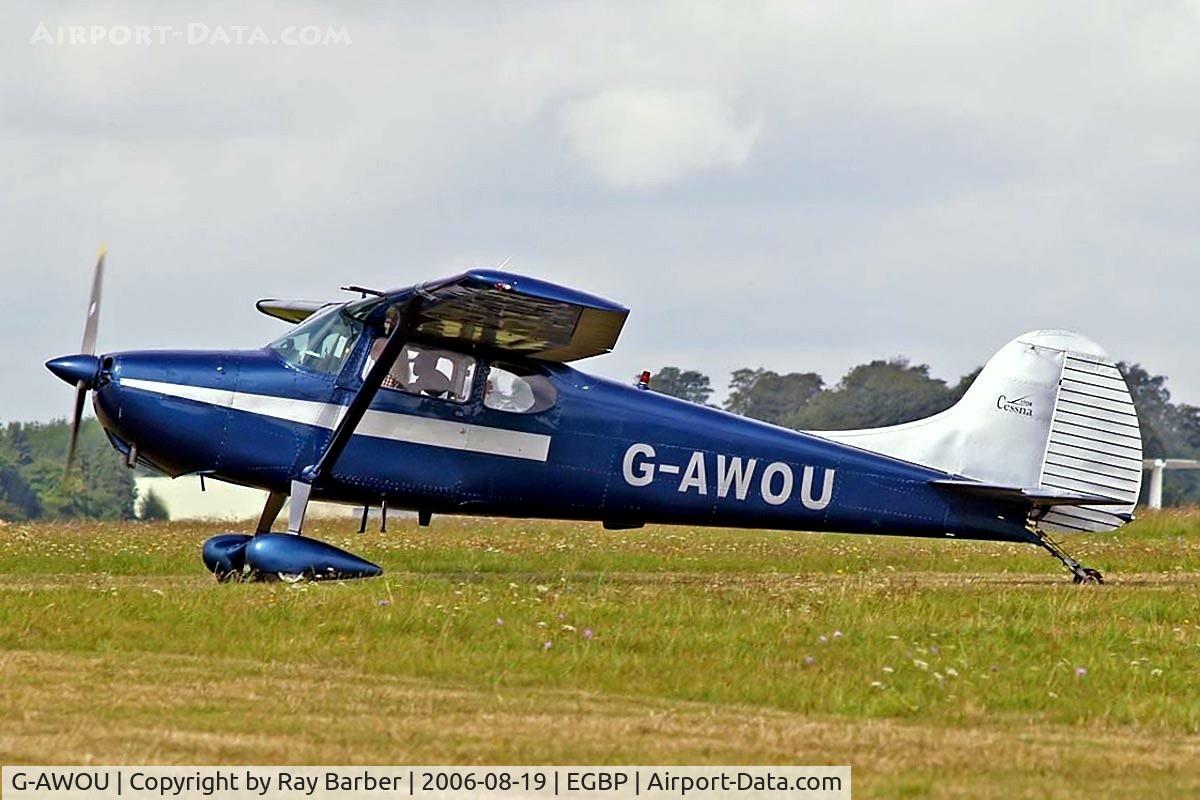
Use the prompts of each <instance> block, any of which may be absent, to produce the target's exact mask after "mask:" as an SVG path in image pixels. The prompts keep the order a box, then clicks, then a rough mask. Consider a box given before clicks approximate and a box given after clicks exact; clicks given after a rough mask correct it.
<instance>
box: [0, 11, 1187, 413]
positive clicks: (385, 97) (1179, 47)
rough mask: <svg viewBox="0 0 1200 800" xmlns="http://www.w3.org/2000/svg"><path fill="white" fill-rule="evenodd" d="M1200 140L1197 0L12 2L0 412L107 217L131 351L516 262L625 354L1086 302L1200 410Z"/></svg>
mask: <svg viewBox="0 0 1200 800" xmlns="http://www.w3.org/2000/svg"><path fill="white" fill-rule="evenodd" d="M72 26H76V27H77V29H78V31H77V32H78V33H79V37H78V38H77V41H76V42H75V43H72V41H71V38H72ZM79 26H82V27H79ZM139 26H140V27H141V28H143V29H145V31H144V32H145V34H146V35H145V36H144V37H143V41H141V42H138V41H137V40H136V38H135V37H137V35H138V28H139ZM239 28H245V29H246V30H243V31H239V30H237V29H239ZM301 36H308V37H309V41H311V42H314V43H311V44H308V45H305V44H302V43H300V44H297V43H296V42H298V41H299V40H300V38H301ZM239 38H240V41H239ZM126 39H130V40H131V41H124V40H126ZM284 40H287V41H288V42H291V43H292V44H288V43H287V42H285V41H284ZM272 42H274V43H272ZM1198 132H1200V3H1198V2H1151V1H1147V0H1138V2H1129V3H1096V2H1087V3H1069V2H1067V3H1052V4H1048V3H1043V2H1020V1H1019V0H1016V1H1014V0H1009V1H1008V2H1000V3H994V4H989V3H978V2H973V3H954V2H950V3H914V4H900V3H894V2H880V3H874V4H872V3H804V2H798V1H794V2H781V3H776V2H765V3H758V2H739V3H711V4H707V3H701V2H692V1H689V2H661V3H654V4H646V3H617V2H611V3H595V2H587V3H584V2H550V3H538V2H512V3H503V4H501V3H484V2H476V3H453V2H448V3H437V4H428V3H426V4H411V5H400V4H375V3H365V2H363V3H347V2H340V3H334V2H328V3H322V2H309V3H304V4H299V5H297V6H295V7H289V6H286V5H284V4H272V3H258V4H244V3H228V4H221V3H214V4H208V5H206V6H205V8H204V9H203V10H198V9H196V8H190V7H189V4H173V3H169V2H165V3H146V4H144V5H136V4H125V3H120V2H116V3H101V4H72V3H58V4H53V5H51V4H41V3H38V4H34V3H27V4H26V3H5V4H3V6H0V155H2V158H0V270H2V274H3V283H2V284H0V286H2V288H0V341H2V342H3V343H4V352H5V353H6V355H7V367H6V369H4V370H0V420H2V421H9V420H27V419H40V420H45V419H50V418H52V417H61V416H65V415H66V414H67V412H68V411H69V408H70V405H71V392H70V390H69V389H68V388H67V387H66V386H64V385H63V384H61V383H60V382H59V381H58V380H57V379H55V378H53V377H52V376H51V375H50V374H49V373H48V372H46V370H45V369H44V367H43V366H42V364H43V362H44V361H45V360H47V359H48V358H51V357H53V356H55V355H60V354H65V353H72V352H75V351H76V350H77V349H78V347H79V340H80V337H81V335H82V330H83V321H84V311H85V306H86V304H87V292H88V286H89V280H90V272H91V269H92V264H93V262H94V260H95V253H96V249H97V247H98V245H99V244H100V243H101V242H105V243H107V244H108V247H109V257H108V275H107V280H106V285H105V296H104V303H103V311H102V314H101V320H100V335H99V342H100V348H101V350H102V351H105V352H110V351H119V350H129V349H146V348H160V347H170V348H191V347H195V348H247V347H255V346H258V345H261V344H262V343H264V342H266V341H267V340H269V339H271V338H274V337H275V336H276V335H278V334H279V333H280V332H281V331H282V323H280V322H279V321H277V320H273V319H270V318H267V317H265V316H263V315H261V314H259V313H258V312H256V311H255V309H254V301H255V300H257V299H259V298H262V297H287V298H307V299H335V298H339V297H344V296H346V295H344V294H343V293H340V292H339V291H338V287H339V286H341V285H344V284H348V283H357V284H361V285H367V286H376V287H385V288H395V287H400V286H405V285H409V284H411V283H414V282H419V281H423V280H427V279H431V278H435V277H440V276H444V275H449V274H453V273H455V272H458V271H461V270H463V269H466V268H470V267H475V266H494V265H497V264H499V263H501V262H503V261H504V260H505V259H510V260H509V262H508V267H507V268H508V269H510V270H512V271H514V272H518V273H524V274H530V275H536V276H538V277H542V278H545V279H548V280H552V281H556V282H559V283H564V284H567V285H570V286H573V287H576V288H580V289H583V290H586V291H589V292H592V293H595V294H599V295H602V296H605V297H609V298H611V299H614V300H617V301H619V302H622V303H624V304H625V305H627V306H629V307H630V309H631V313H630V316H629V320H628V322H627V324H626V327H625V330H624V333H623V335H622V338H621V341H620V343H619V344H618V347H617V349H616V351H615V352H613V353H611V354H609V355H605V356H601V357H598V358H594V359H590V360H587V361H583V362H580V363H579V364H577V366H578V367H579V368H581V369H583V370H585V371H588V372H592V373H595V374H600V375H604V376H608V377H612V378H616V379H620V380H630V381H632V380H633V378H634V376H635V375H636V374H637V373H638V372H640V371H641V370H642V369H651V370H655V369H657V368H659V367H661V366H664V365H677V366H680V367H683V368H694V369H700V370H701V371H703V372H705V373H706V374H708V375H710V376H711V377H712V379H713V383H714V385H715V386H716V387H717V388H718V390H719V391H718V394H719V395H720V394H723V393H724V387H725V385H726V384H727V382H728V374H729V372H731V371H732V370H734V369H737V368H740V367H760V366H761V367H766V368H768V369H773V370H777V371H816V372H819V373H821V374H822V375H824V376H825V378H826V380H827V382H829V383H831V384H832V383H835V382H836V381H837V379H838V378H839V377H840V376H841V375H842V374H843V373H844V372H845V371H846V370H847V368H849V367H850V366H852V365H854V364H857V363H861V362H863V361H867V360H870V359H874V358H880V357H889V356H897V355H903V356H907V357H908V358H910V359H911V360H913V361H914V362H918V363H926V364H929V365H930V367H931V371H932V373H933V374H934V375H936V376H939V377H943V378H946V379H947V380H950V381H954V380H957V378H958V377H959V376H960V375H962V374H964V373H966V372H969V371H970V370H972V369H973V368H975V367H976V366H978V365H980V364H981V363H983V361H985V360H986V358H987V357H988V356H989V355H990V354H991V353H993V352H994V351H996V350H997V349H999V347H1000V346H1001V345H1003V344H1004V343H1005V342H1007V341H1008V340H1010V339H1012V338H1014V337H1015V336H1017V335H1019V334H1021V333H1023V332H1025V331H1028V330H1032V329H1036V328H1060V327H1061V328H1070V329H1075V330H1078V331H1080V332H1081V333H1084V334H1085V335H1087V336H1089V337H1090V338H1092V339H1094V340H1096V341H1098V342H1099V343H1100V344H1101V345H1103V346H1104V347H1105V348H1106V349H1107V350H1108V351H1109V353H1110V354H1111V355H1113V356H1114V357H1116V358H1119V359H1124V360H1128V361H1136V362H1140V363H1141V364H1143V365H1144V366H1145V367H1146V368H1148V369H1149V370H1150V371H1152V372H1155V373H1163V374H1166V375H1168V376H1169V377H1170V382H1169V384H1168V386H1169V387H1170V388H1171V390H1172V393H1173V395H1174V398H1175V399H1176V400H1179V401H1183V402H1191V403H1200V365H1198V363H1197V358H1196V355H1197V342H1200V315H1198V314H1197V313H1196V306H1197V300H1198V299H1200V292H1198V289H1200V277H1198V275H1197V266H1200V225H1198V224H1197V220H1198V219H1200V133H1198Z"/></svg>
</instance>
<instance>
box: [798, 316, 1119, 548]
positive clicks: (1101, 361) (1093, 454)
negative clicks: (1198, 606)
mask: <svg viewBox="0 0 1200 800" xmlns="http://www.w3.org/2000/svg"><path fill="white" fill-rule="evenodd" d="M812 433H814V434H815V435H817V436H822V437H824V438H826V439H831V440H833V441H836V442H841V443H843V444H848V445H852V446H854V447H858V448H861V449H863V450H869V451H871V452H874V453H880V454H882V455H888V456H892V457H893V458H899V459H903V460H905V461H910V462H913V463H916V464H922V465H924V466H928V467H932V468H934V469H938V470H942V471H944V472H948V473H950V474H952V475H960V476H963V477H965V478H971V479H974V480H977V481H982V482H985V483H989V484H997V485H1002V486H1014V487H1020V488H1023V489H1040V490H1045V491H1050V492H1064V493H1073V494H1079V495H1093V496H1095V495H1099V496H1102V497H1105V498H1111V499H1112V500H1113V504H1112V505H1103V506H1097V505H1087V506H1075V505H1059V506H1052V507H1050V508H1049V509H1048V510H1044V513H1043V511H1039V512H1038V514H1037V515H1036V518H1035V519H1034V521H1035V522H1036V523H1037V525H1038V527H1039V528H1040V529H1042V530H1043V531H1051V532H1061V531H1066V532H1073V531H1109V530H1113V529H1115V528H1118V527H1120V526H1121V525H1123V524H1124V523H1125V522H1126V521H1127V520H1128V519H1129V515H1130V514H1131V513H1132V511H1133V507H1134V505H1135V504H1136V503H1137V498H1138V492H1139V491H1140V490H1141V482H1142V440H1141V433H1140V431H1139V429H1138V420H1137V413H1136V412H1135V410H1134V407H1133V399H1132V398H1131V397H1130V396H1129V389H1128V388H1127V387H1126V385H1125V379H1124V378H1123V377H1122V376H1121V373H1120V371H1119V370H1118V369H1117V366H1116V364H1115V363H1114V362H1113V361H1112V359H1110V358H1109V357H1108V356H1107V355H1106V354H1105V353H1104V351H1103V350H1102V349H1101V348H1100V347H1099V346H1098V345H1097V344H1096V343H1095V342H1092V341H1091V340H1089V339H1087V338H1085V337H1083V336H1080V335H1079V334H1077V333H1072V332H1070V331H1032V332H1030V333H1027V334H1025V335H1024V336H1018V337H1017V338H1016V339H1014V340H1012V341H1011V342H1009V343H1008V344H1006V345H1005V346H1004V347H1002V348H1000V350H999V352H997V353H996V355H994V356H992V358H991V360H990V361H988V363H987V364H986V365H985V366H984V368H983V370H982V371H981V372H980V373H979V377H977V378H976V379H975V382H974V383H973V384H972V385H971V388H970V389H968V390H967V393H966V394H965V395H963V398H962V399H961V400H960V401H959V402H958V403H957V404H955V405H954V406H953V407H952V408H949V409H947V410H946V411H943V412H942V413H940V414H935V415H934V416H932V417H929V418H927V419H922V420H917V421H916V422H908V423H905V424H903V425H893V426H891V427H887V428H872V429H869V430H857V431H813V432H812Z"/></svg>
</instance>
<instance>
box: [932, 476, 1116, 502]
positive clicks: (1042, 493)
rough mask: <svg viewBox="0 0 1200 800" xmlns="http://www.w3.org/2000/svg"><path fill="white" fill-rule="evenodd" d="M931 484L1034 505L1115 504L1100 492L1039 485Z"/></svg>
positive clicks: (954, 482) (947, 481) (953, 482)
mask: <svg viewBox="0 0 1200 800" xmlns="http://www.w3.org/2000/svg"><path fill="white" fill-rule="evenodd" d="M930 484H932V485H933V486H940V487H942V488H945V489H951V490H953V491H958V492H962V493H963V494H969V495H974V496H976V497H987V498H991V499H994V500H1007V501H1011V502H1014V503H1025V504H1027V505H1030V506H1034V507H1049V506H1111V505H1112V504H1113V499H1112V498H1111V497H1105V496H1103V495H1099V494H1075V493H1073V492H1062V491H1058V490H1055V489H1047V488H1045V487H1037V486H1035V487H1032V488H1022V487H1020V486H1000V485H998V484H994V483H981V482H979V481H962V480H935V481H930Z"/></svg>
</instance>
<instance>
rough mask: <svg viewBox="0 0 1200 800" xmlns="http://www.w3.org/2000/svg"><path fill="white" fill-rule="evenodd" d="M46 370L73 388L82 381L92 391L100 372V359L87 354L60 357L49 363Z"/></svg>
mask: <svg viewBox="0 0 1200 800" xmlns="http://www.w3.org/2000/svg"><path fill="white" fill-rule="evenodd" d="M46 369H48V370H50V371H51V372H53V373H54V374H55V375H57V376H58V377H59V378H61V379H62V380H64V381H66V382H67V383H69V384H71V385H72V386H76V385H78V384H79V382H80V381H82V382H83V384H84V386H85V387H86V388H88V389H92V388H95V386H96V375H97V374H98V373H99V372H100V359H99V357H98V356H90V355H87V354H85V353H80V354H78V355H73V356H59V357H58V358H53V359H51V360H49V361H47V362H46Z"/></svg>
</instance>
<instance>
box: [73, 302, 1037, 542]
mask: <svg viewBox="0 0 1200 800" xmlns="http://www.w3.org/2000/svg"><path fill="white" fill-rule="evenodd" d="M329 313H331V314H337V313H340V312H339V311H337V310H333V311H330V312H329ZM349 330H350V332H349V333H348V334H347V335H346V336H345V337H343V339H344V347H342V349H341V350H340V351H339V352H340V355H339V356H338V357H337V358H328V359H326V360H325V362H323V363H322V366H321V368H319V369H318V368H311V367H309V366H305V365H304V364H302V363H298V362H297V360H296V359H295V358H291V357H289V355H288V354H287V352H285V351H281V350H280V349H279V348H272V347H267V348H264V349H261V350H250V351H222V352H205V351H187V352H183V351H142V352H125V353H114V354H110V355H107V356H105V357H104V358H103V359H102V365H103V367H102V378H101V380H100V381H99V384H98V386H97V390H96V392H95V395H94V404H95V409H96V412H97V415H98V416H99V418H100V420H101V422H102V424H103V425H104V427H105V429H106V430H107V431H108V433H109V435H110V438H111V439H112V441H113V444H114V446H116V447H117V448H118V449H120V450H122V451H123V452H128V451H129V449H130V448H131V447H133V446H135V445H136V453H137V456H138V458H139V459H140V460H141V461H142V462H144V463H146V464H149V465H151V466H153V467H155V468H157V469H159V470H161V471H163V472H165V473H167V474H170V475H174V476H178V475H187V474H204V475H209V476H212V477H215V478H218V479H221V480H226V481H231V482H234V483H239V484H244V485H247V486H254V487H259V488H262V489H266V490H269V491H275V492H287V491H288V487H289V484H290V481H291V480H292V479H294V478H295V477H297V476H298V475H299V474H300V473H301V471H302V470H303V469H304V468H305V467H306V466H309V465H311V464H313V463H314V462H315V461H316V460H317V459H318V458H319V456H320V454H321V451H322V449H323V448H324V446H325V444H326V443H327V442H328V440H329V438H330V436H331V432H332V430H333V428H334V427H335V426H336V424H337V421H338V420H339V419H340V416H341V414H342V413H344V410H345V408H346V406H347V405H348V404H349V402H350V400H351V398H352V397H353V396H354V393H355V391H356V390H357V389H358V387H359V386H360V385H361V376H362V375H363V372H364V367H365V365H366V364H367V362H368V359H370V358H371V355H372V349H371V348H372V344H373V343H375V342H378V341H379V338H378V336H379V332H378V331H371V330H368V329H366V328H364V327H363V326H361V325H359V326H358V327H353V326H352V327H351V328H350V329H349ZM439 346H443V347H444V345H439ZM309 355H311V354H309ZM456 355H457V356H460V357H461V359H462V364H466V365H467V366H468V367H469V369H468V373H469V380H467V381H466V382H465V383H464V384H463V386H462V394H463V397H461V398H459V399H446V398H444V397H429V396H421V395H418V394H412V393H409V392H406V391H403V390H401V389H399V388H394V387H393V388H384V389H381V390H380V391H379V393H378V395H377V396H376V398H375V400H374V401H373V403H372V405H371V407H370V411H368V413H367V415H366V417H365V418H364V419H363V420H362V423H361V424H360V425H359V427H358V429H357V433H356V434H355V435H354V436H353V438H352V439H351V440H350V443H349V445H348V446H347V448H346V449H345V451H344V452H343V454H342V455H341V457H340V458H339V459H338V461H337V463H336V465H335V466H334V468H333V470H332V472H331V474H330V475H329V477H328V478H327V479H326V480H324V481H322V483H321V484H320V485H318V486H316V487H315V488H314V496H315V497H318V498H322V499H326V500H333V501H339V502H345V503H354V504H376V503H379V502H380V501H384V500H386V501H387V502H388V503H389V505H391V506H393V507H401V508H409V509H413V510H420V511H426V512H430V513H435V514H437V513H455V514H476V515H495V516H508V517H543V518H559V519H577V520H597V521H601V522H604V523H606V524H607V525H609V526H613V527H626V526H628V527H633V526H638V525H642V524H645V523H666V524H682V525H713V526H728V527H746V528H769V529H788V530H813V531H842V532H847V533H886V534H899V535H910V536H934V537H944V536H953V537H961V538H981V539H996V540H1007V541H1029V540H1030V537H1029V534H1028V533H1027V532H1026V530H1025V511H1024V510H1023V509H1020V508H1010V507H1005V506H1003V505H999V504H997V503H995V502H992V501H984V500H981V499H978V498H972V497H967V496H962V495H957V494H949V493H946V492H945V491H943V490H939V489H938V488H936V487H934V486H931V485H930V483H929V481H931V480H934V479H940V478H945V477H947V475H946V473H942V472H939V471H937V470H932V469H928V468H925V467H922V466H919V465H916V464H912V463H907V462H904V461H900V460H896V459H892V458H888V457H884V456H879V455H876V454H872V453H868V452H866V451H863V450H859V449H856V448H854V447H850V446H846V445H842V444H837V443H834V442H831V441H828V440H825V439H822V438H820V437H819V436H814V435H811V434H804V433H798V432H795V431H790V430H786V429H783V428H778V427H775V426H772V425H767V424H764V423H760V422H757V421H754V420H750V419H745V418H742V417H738V416H734V415H731V414H728V413H725V412H723V411H720V410H717V409H714V408H708V407H704V406H700V405H696V404H692V403H687V402H684V401H680V400H676V399H674V398H671V397H667V396H664V395H660V394H657V393H654V392H650V391H644V390H641V389H639V388H637V387H634V386H626V385H622V384H618V383H614V382H612V381H609V380H605V379H601V378H596V377H593V376H590V375H587V374H585V373H583V372H580V371H578V370H576V369H573V368H571V367H569V366H566V365H564V364H559V363H553V362H541V361H536V360H531V359H514V358H513V357H512V356H511V355H499V354H497V355H496V357H494V358H493V356H492V355H489V353H488V352H487V350H486V349H478V350H472V351H467V350H463V351H462V352H460V353H457V354H456ZM499 367H507V368H510V369H511V370H513V371H516V372H518V373H520V374H523V375H526V376H530V375H536V376H539V377H538V378H537V380H539V381H541V385H543V386H545V387H549V388H548V389H543V395H544V396H546V397H548V404H545V403H544V404H543V405H545V407H544V408H543V407H534V409H533V410H532V411H526V412H525V413H520V412H515V411H513V410H511V409H504V408H499V407H494V406H493V404H492V403H490V402H489V401H488V393H489V392H490V391H492V390H493V385H492V384H491V383H490V378H489V377H488V376H489V375H490V374H491V372H490V371H491V370H492V369H493V368H499Z"/></svg>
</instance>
